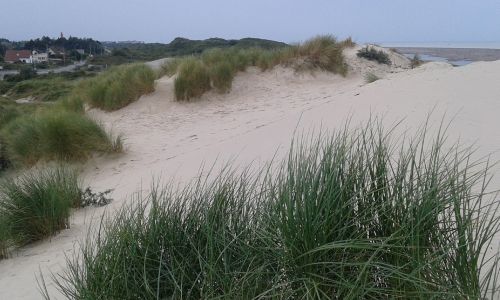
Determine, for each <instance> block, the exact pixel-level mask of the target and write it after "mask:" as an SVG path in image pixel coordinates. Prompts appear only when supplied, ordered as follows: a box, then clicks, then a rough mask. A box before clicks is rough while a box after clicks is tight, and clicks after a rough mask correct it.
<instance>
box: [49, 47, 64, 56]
mask: <svg viewBox="0 0 500 300" xmlns="http://www.w3.org/2000/svg"><path fill="white" fill-rule="evenodd" d="M47 52H48V53H49V55H50V56H61V57H62V56H64V55H65V54H66V51H64V49H63V48H59V47H50V48H49V49H48V50H47Z"/></svg>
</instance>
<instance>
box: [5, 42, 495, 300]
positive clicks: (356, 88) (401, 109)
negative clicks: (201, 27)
mask: <svg viewBox="0 0 500 300" xmlns="http://www.w3.org/2000/svg"><path fill="white" fill-rule="evenodd" d="M346 55H347V57H348V62H349V64H350V65H351V73H350V75H349V76H348V77H347V78H342V77H340V76H335V75H331V74H326V73H321V72H318V73H316V74H315V75H314V76H313V75H310V74H302V75H297V74H294V72H293V71H292V70H289V69H283V68H276V69H274V70H272V71H268V72H264V73H261V72H259V71H257V70H249V71H248V72H246V73H242V74H240V75H238V76H237V78H236V79H235V82H234V84H233V90H232V92H231V93H229V94H227V95H218V94H215V93H209V94H207V95H205V96H203V97H202V99H200V100H199V101H196V102H192V103H177V102H174V101H173V91H172V85H173V82H172V79H169V78H162V79H160V80H158V82H157V89H156V91H155V92H154V93H153V94H151V95H147V96H144V97H142V98H141V99H140V100H139V101H137V102H135V103H133V104H131V105H129V106H128V107H126V108H123V109H121V110H119V111H116V112H112V113H103V112H100V111H95V110H94V111H91V112H90V113H91V114H92V115H94V116H95V117H96V118H98V119H100V120H102V121H103V122H104V123H105V124H106V125H107V126H109V127H110V128H112V129H113V131H114V132H116V133H122V134H123V135H124V136H125V138H126V141H125V143H126V153H125V154H124V155H122V156H118V157H111V158H110V157H106V158H104V157H101V158H96V159H94V160H92V161H91V162H89V163H87V164H86V165H85V166H83V169H84V171H83V176H84V178H85V181H86V183H87V184H89V185H91V186H92V187H93V188H94V189H95V190H97V191H100V190H105V189H108V188H114V189H115V191H114V193H113V197H114V198H115V201H114V202H113V203H112V204H110V205H108V206H107V207H106V208H87V209H83V210H79V211H77V212H75V214H74V215H73V217H72V219H71V229H69V230H65V231H63V232H62V233H60V234H59V235H57V236H55V237H54V238H52V239H51V240H48V241H43V242H40V243H38V244H35V245H31V246H29V247H25V248H23V249H21V250H20V251H18V253H16V254H14V257H12V258H10V259H6V260H3V261H0V299H39V298H40V296H39V294H38V290H37V287H36V280H35V273H38V270H39V268H40V269H41V270H42V271H43V272H44V274H48V271H49V270H50V271H55V272H57V271H60V270H62V269H63V268H64V265H65V257H64V256H65V255H72V253H73V248H74V247H75V245H76V244H77V242H78V241H81V240H82V239H83V238H84V237H85V232H86V228H87V227H88V226H89V224H91V222H93V223H94V224H95V223H96V222H98V220H99V217H100V215H101V214H102V213H103V212H104V211H105V210H106V209H107V210H108V211H113V210H114V209H116V208H118V207H120V206H121V205H122V204H123V203H125V201H126V200H127V199H128V198H129V197H130V195H131V194H132V193H134V192H136V191H138V190H139V189H140V188H143V189H147V188H148V187H149V185H150V183H151V182H152V179H153V178H154V177H156V178H158V177H160V176H161V178H163V179H164V180H172V178H175V181H176V182H179V183H181V182H185V181H187V180H189V179H191V178H192V177H193V176H195V175H197V174H198V171H199V170H200V166H201V165H202V164H203V163H205V165H207V166H211V165H212V164H213V163H214V162H215V161H217V162H218V163H217V164H216V165H217V166H219V165H221V164H223V163H224V162H227V161H228V160H233V161H234V162H235V163H236V164H239V165H243V166H246V165H248V164H250V163H253V164H254V165H259V164H261V163H262V162H266V161H268V160H270V159H271V158H272V157H273V156H274V155H275V154H276V156H277V157H278V158H279V157H281V156H283V154H284V153H285V152H286V151H287V149H288V146H289V144H290V141H291V138H292V136H293V134H294V130H296V128H298V129H297V130H299V132H300V131H301V130H310V129H319V128H323V130H324V129H335V128H338V127H339V126H342V125H344V123H345V120H346V119H347V118H348V117H351V118H352V121H351V123H352V124H357V123H358V122H363V121H365V120H367V119H368V118H369V116H370V114H372V115H378V116H380V115H384V121H385V122H386V123H387V124H392V123H393V122H396V121H399V120H401V119H403V118H405V120H404V122H403V125H402V126H403V128H409V129H412V128H415V127H417V126H419V125H422V123H423V122H424V121H425V119H426V117H427V115H428V113H429V112H430V111H431V110H434V113H433V114H432V117H431V123H432V124H437V125H438V124H439V122H440V121H441V119H442V117H443V114H444V113H446V114H447V116H449V118H448V120H449V119H451V117H454V121H453V125H452V126H451V128H450V129H449V132H448V133H449V136H450V138H451V139H452V140H454V139H457V138H459V137H460V138H461V141H463V142H464V143H472V142H474V143H476V144H477V145H478V146H479V147H480V148H479V150H478V153H477V154H478V156H480V155H487V154H490V153H493V152H495V151H498V150H499V149H500V131H499V129H500V118H499V117H498V116H499V115H500V61H497V62H489V63H473V64H470V65H468V66H465V67H460V68H452V67H451V66H449V65H447V64H441V63H430V64H426V65H424V66H422V67H421V68H418V69H415V70H407V66H408V62H407V60H405V59H404V58H402V57H398V56H397V55H395V54H391V55H392V59H393V61H397V62H396V65H397V66H398V67H391V68H389V67H380V66H378V65H377V64H375V63H371V62H366V61H364V60H360V59H358V58H357V57H356V56H355V49H352V50H349V51H348V52H347V53H346ZM368 70H370V72H374V73H375V74H377V75H378V76H381V77H384V79H382V80H379V81H377V82H374V83H372V84H365V83H364V79H363V76H364V74H365V73H366V72H368ZM493 159H494V160H498V159H500V156H499V155H498V153H494V154H493ZM499 178H500V176H498V178H497V179H496V180H494V181H493V182H492V187H500V180H499ZM46 279H47V278H46ZM49 288H50V290H51V291H53V287H52V285H51V283H50V280H49ZM59 298H60V299H61V298H62V297H59Z"/></svg>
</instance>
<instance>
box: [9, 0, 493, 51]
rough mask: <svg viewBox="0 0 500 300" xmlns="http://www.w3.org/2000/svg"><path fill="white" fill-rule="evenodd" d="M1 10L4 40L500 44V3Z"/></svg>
mask: <svg viewBox="0 0 500 300" xmlns="http://www.w3.org/2000/svg"><path fill="white" fill-rule="evenodd" d="M1 2H3V3H2V4H1V5H0V37H4V38H7V39H10V40H26V39H31V38H37V37H41V36H43V35H46V36H50V37H56V36H59V34H60V33H61V32H63V33H64V35H65V36H66V37H68V36H77V37H92V38H94V39H97V40H100V41H124V40H137V41H146V42H162V43H168V42H170V41H171V40H172V39H174V38H175V37H178V36H180V37H186V38H190V39H205V38H210V37H221V38H226V39H229V38H243V37H258V38H266V39H272V40H279V41H283V42H299V41H303V40H305V39H307V38H310V37H312V36H315V35H318V34H333V35H336V36H337V37H339V38H344V37H347V36H352V37H353V38H354V39H355V40H356V41H358V42H378V43H397V42H424V43H425V42H426V43H432V42H476V43H480V42H500V0H413V1H405V0H330V1H327V0H310V1H295V0H288V1H286V0H275V1H272V0H267V1H266V0H251V1H250V0H247V1H236V0H210V1H207V0H204V1H203V0H182V1H168V0H164V1H161V0H85V1H74V0H69V1H68V0H46V1H40V0H15V1H7V0H1Z"/></svg>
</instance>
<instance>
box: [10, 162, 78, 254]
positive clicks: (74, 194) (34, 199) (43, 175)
mask: <svg viewBox="0 0 500 300" xmlns="http://www.w3.org/2000/svg"><path fill="white" fill-rule="evenodd" d="M80 198H81V193H80V189H79V187H78V177H77V175H76V173H75V172H74V171H72V170H70V169H67V168H63V167H59V168H53V169H46V170H43V171H36V172H31V173H26V174H24V175H22V176H20V177H19V178H16V179H6V180H3V181H1V182H0V258H2V257H6V256H7V255H8V252H9V249H11V248H12V247H15V246H20V245H24V244H27V243H30V242H34V241H37V240H40V239H43V238H45V237H48V236H51V235H53V234H55V233H57V232H59V231H60V230H62V229H66V228H69V221H68V220H69V215H70V210H71V208H74V207H78V206H79V205H80Z"/></svg>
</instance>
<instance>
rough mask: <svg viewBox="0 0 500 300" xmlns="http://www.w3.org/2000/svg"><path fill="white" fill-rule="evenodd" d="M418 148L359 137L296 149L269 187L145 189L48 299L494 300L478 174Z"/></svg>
mask: <svg viewBox="0 0 500 300" xmlns="http://www.w3.org/2000/svg"><path fill="white" fill-rule="evenodd" d="M425 136H426V134H425V132H424V133H422V134H421V135H419V138H417V139H414V140H412V141H399V142H402V143H403V145H404V146H401V147H395V146H393V145H401V144H400V143H398V144H395V143H394V142H395V141H394V140H393V139H391V135H390V134H387V133H386V132H384V131H383V130H382V129H379V128H377V127H371V126H369V127H367V128H366V129H364V130H358V131H344V132H339V133H338V134H336V135H334V136H332V137H331V138H328V137H327V136H321V137H320V138H318V139H317V140H316V141H313V142H312V144H311V146H306V145H305V144H301V143H298V144H297V143H296V146H295V147H294V148H293V149H292V151H291V152H290V154H289V156H288V157H289V159H288V161H287V162H286V163H285V164H284V165H283V167H282V168H281V171H279V172H278V173H277V174H276V175H275V176H273V175H272V174H270V173H269V170H267V169H266V170H265V171H264V172H262V173H261V174H263V175H264V176H263V177H259V176H257V177H254V176H251V175H248V174H247V173H244V174H234V173H232V172H229V173H223V174H222V175H219V176H217V177H216V178H215V180H213V181H205V180H202V179H200V180H198V181H195V182H194V183H193V184H192V185H190V186H188V187H186V188H185V189H182V190H180V191H176V190H173V189H171V188H169V187H166V188H159V187H158V186H156V187H153V188H152V192H151V193H150V194H149V196H148V198H147V199H137V200H138V201H135V202H134V204H132V205H131V206H126V207H124V208H123V210H122V211H121V212H120V213H119V214H118V215H117V216H116V217H115V218H114V219H111V220H110V221H109V222H105V223H103V224H102V227H100V231H99V234H96V235H92V237H89V240H88V242H87V243H86V244H85V245H84V246H83V248H82V253H79V254H75V257H74V259H70V260H69V262H68V263H69V270H68V271H67V272H65V273H63V274H59V275H58V276H61V277H55V278H56V280H57V281H58V283H57V285H58V286H59V289H60V290H61V291H62V293H63V294H64V295H65V296H66V297H68V298H70V299H82V298H85V299H97V298H99V299H216V298H217V299H263V298H272V299H330V298H333V299H424V298H425V299H427V298H429V299H443V298H444V299H484V298H485V297H491V298H494V296H495V294H494V292H495V290H492V289H491V288H497V284H498V282H497V278H496V274H498V273H497V271H498V267H499V266H498V260H496V259H495V258H494V257H493V260H491V261H490V260H489V259H490V258H491V257H490V254H488V255H485V251H487V250H488V248H489V245H490V243H491V242H492V239H493V237H494V236H495V235H496V234H498V233H499V226H500V215H499V214H498V213H499V211H498V208H499V203H500V202H499V201H498V200H497V199H490V198H489V197H487V195H488V193H487V191H486V190H485V189H486V187H485V186H484V184H485V182H488V175H487V167H486V169H482V165H481V164H480V162H472V160H471V153H470V152H468V151H465V150H463V149H461V148H459V147H458V146H456V147H452V148H451V149H449V150H445V149H443V141H444V140H445V138H444V137H443V136H438V137H437V138H436V140H435V142H434V143H433V144H432V145H430V148H428V147H427V145H426V143H425V140H424V138H422V137H425ZM308 144H309V143H308ZM425 149H428V151H426V150H425ZM494 252H497V250H495V251H494ZM493 254H496V253H493ZM483 255H485V256H483ZM486 262H489V266H486V265H485V263H486ZM490 266H491V267H492V268H491V269H490V268H489V267H490ZM480 274H481V276H480ZM491 298H490V299H491Z"/></svg>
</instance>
